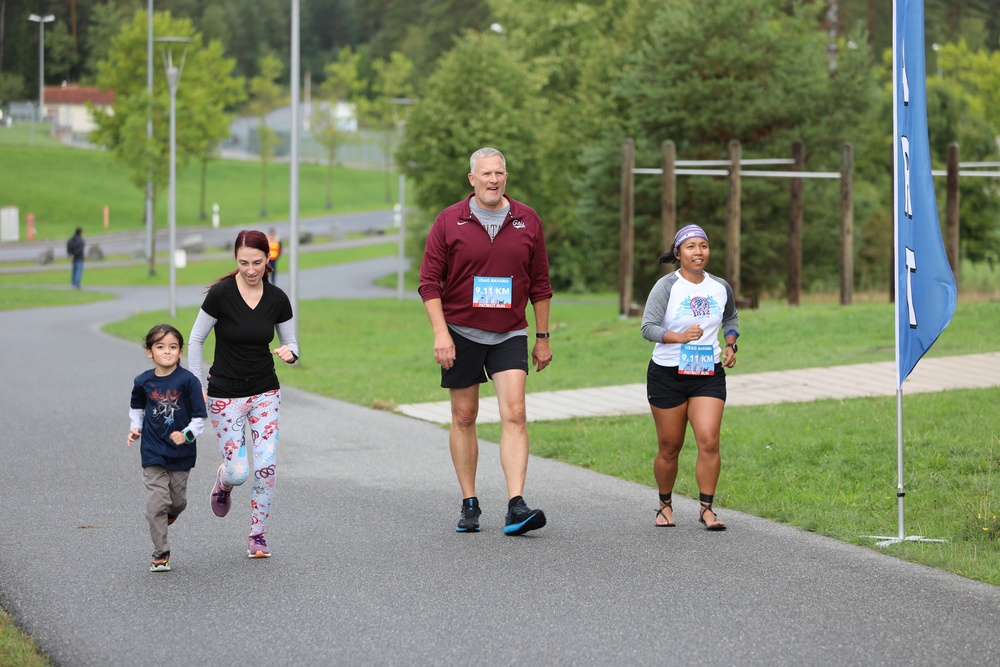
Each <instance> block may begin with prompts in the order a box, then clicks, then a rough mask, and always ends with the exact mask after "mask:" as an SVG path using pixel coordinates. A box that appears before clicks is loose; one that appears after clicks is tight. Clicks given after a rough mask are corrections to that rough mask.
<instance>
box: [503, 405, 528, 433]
mask: <svg viewBox="0 0 1000 667" xmlns="http://www.w3.org/2000/svg"><path fill="white" fill-rule="evenodd" d="M501 417H502V419H503V423H504V426H508V427H513V428H519V429H523V428H525V427H526V426H527V424H528V411H527V410H526V409H525V407H524V403H519V404H517V405H508V406H505V407H504V409H503V413H502V414H501Z"/></svg>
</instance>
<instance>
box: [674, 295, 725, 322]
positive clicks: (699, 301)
mask: <svg viewBox="0 0 1000 667" xmlns="http://www.w3.org/2000/svg"><path fill="white" fill-rule="evenodd" d="M712 315H716V316H718V317H722V308H720V307H719V303H718V302H717V301H716V300H715V299H714V298H712V297H710V296H689V297H688V298H686V299H684V300H683V301H681V303H680V305H678V306H677V310H676V312H674V319H680V318H683V317H711V316H712Z"/></svg>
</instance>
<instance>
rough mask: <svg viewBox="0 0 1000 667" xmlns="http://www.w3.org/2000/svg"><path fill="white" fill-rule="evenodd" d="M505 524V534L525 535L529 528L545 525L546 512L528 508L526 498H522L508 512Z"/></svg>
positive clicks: (534, 528) (535, 528)
mask: <svg viewBox="0 0 1000 667" xmlns="http://www.w3.org/2000/svg"><path fill="white" fill-rule="evenodd" d="M505 524H506V525H504V527H503V533H504V535H524V534H525V533H526V532H528V531H529V530H537V529H539V528H541V527H542V526H544V525H545V512H543V511H542V510H533V509H528V506H527V505H526V504H525V503H524V500H523V499H520V500H518V501H517V503H516V504H515V505H514V506H513V507H511V508H510V511H509V512H507V519H506V522H505Z"/></svg>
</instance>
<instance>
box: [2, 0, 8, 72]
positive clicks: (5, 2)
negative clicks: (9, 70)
mask: <svg viewBox="0 0 1000 667" xmlns="http://www.w3.org/2000/svg"><path fill="white" fill-rule="evenodd" d="M6 13H7V0H0V74H2V73H3V34H4V15H5V14H6Z"/></svg>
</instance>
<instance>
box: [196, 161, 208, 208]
mask: <svg viewBox="0 0 1000 667" xmlns="http://www.w3.org/2000/svg"><path fill="white" fill-rule="evenodd" d="M207 182H208V158H207V157H206V158H202V159H201V210H200V212H199V213H198V217H199V218H200V219H202V220H205V219H206V218H207V217H208V216H207V215H205V187H206V183H207Z"/></svg>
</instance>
